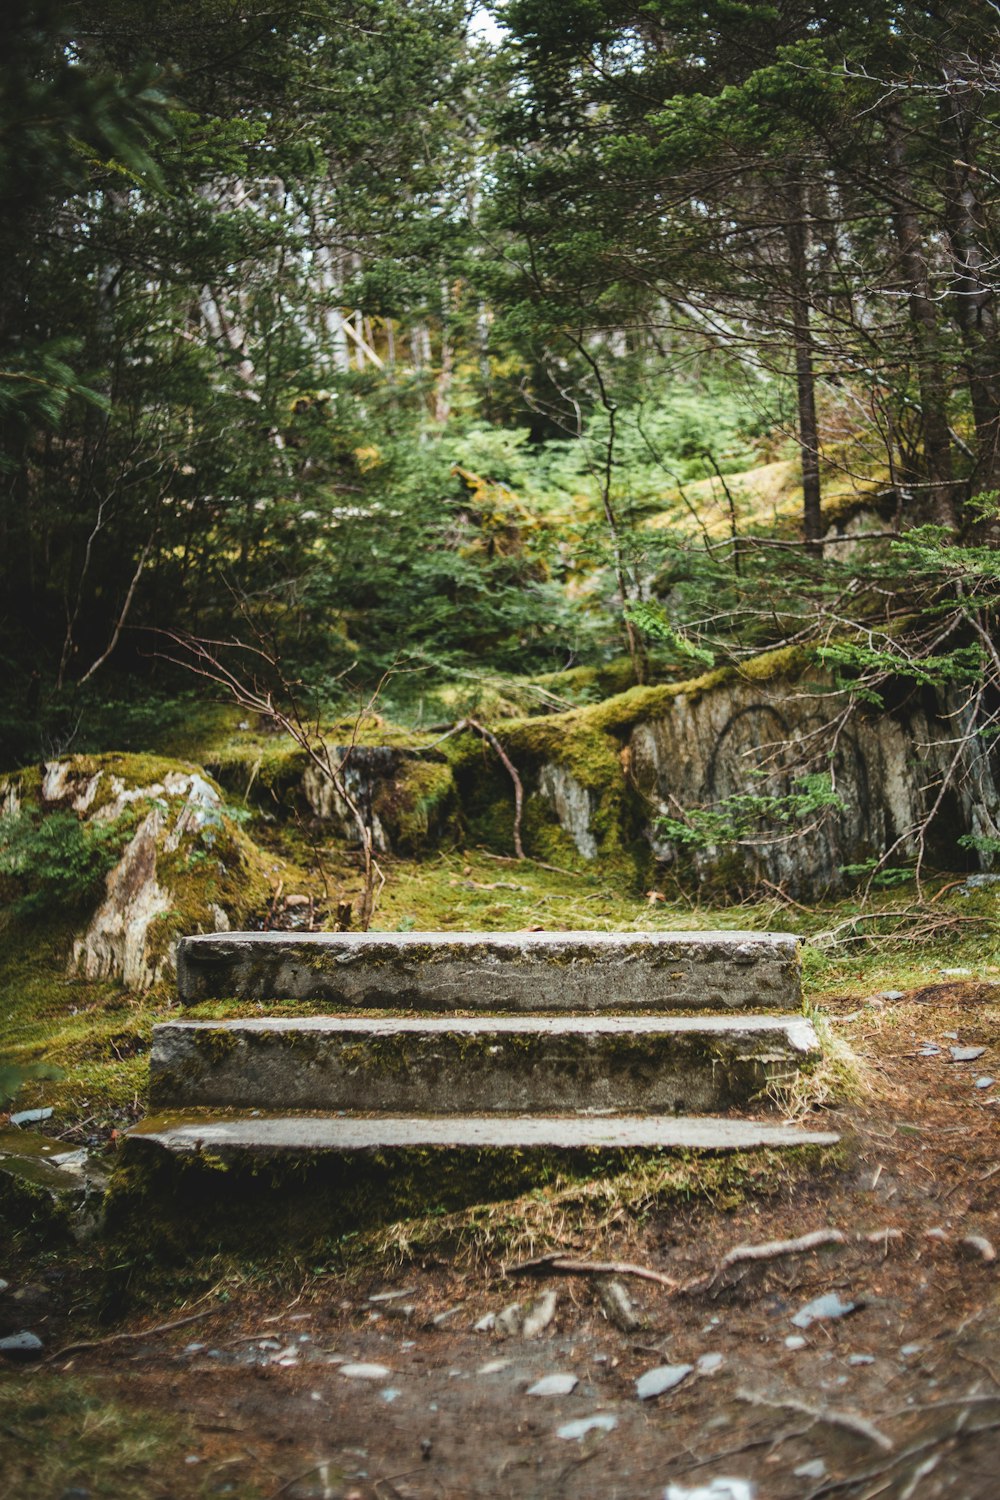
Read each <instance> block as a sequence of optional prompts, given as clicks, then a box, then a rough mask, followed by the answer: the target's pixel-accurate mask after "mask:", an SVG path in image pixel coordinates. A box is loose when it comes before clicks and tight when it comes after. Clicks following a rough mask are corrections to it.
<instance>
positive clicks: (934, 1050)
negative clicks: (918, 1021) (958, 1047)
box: [917, 1042, 941, 1057]
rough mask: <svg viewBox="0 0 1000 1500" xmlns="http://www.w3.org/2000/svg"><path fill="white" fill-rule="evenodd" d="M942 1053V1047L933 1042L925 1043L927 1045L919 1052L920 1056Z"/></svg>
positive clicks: (937, 1055) (932, 1055) (935, 1055)
mask: <svg viewBox="0 0 1000 1500" xmlns="http://www.w3.org/2000/svg"><path fill="white" fill-rule="evenodd" d="M940 1055H941V1048H940V1047H938V1046H935V1044H934V1043H933V1042H927V1043H925V1045H924V1046H923V1047H921V1048H920V1049H919V1050H918V1052H917V1056H918V1057H939V1056H940Z"/></svg>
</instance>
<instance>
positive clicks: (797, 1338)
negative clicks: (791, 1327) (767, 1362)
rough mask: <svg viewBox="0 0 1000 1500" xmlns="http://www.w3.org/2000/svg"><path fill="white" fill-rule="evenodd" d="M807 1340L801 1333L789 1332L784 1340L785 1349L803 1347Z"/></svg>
mask: <svg viewBox="0 0 1000 1500" xmlns="http://www.w3.org/2000/svg"><path fill="white" fill-rule="evenodd" d="M808 1342H809V1340H808V1339H804V1338H803V1337H802V1335H801V1333H790V1334H789V1335H788V1337H787V1339H786V1340H785V1348H786V1349H804V1348H805V1347H806V1344H807V1343H808Z"/></svg>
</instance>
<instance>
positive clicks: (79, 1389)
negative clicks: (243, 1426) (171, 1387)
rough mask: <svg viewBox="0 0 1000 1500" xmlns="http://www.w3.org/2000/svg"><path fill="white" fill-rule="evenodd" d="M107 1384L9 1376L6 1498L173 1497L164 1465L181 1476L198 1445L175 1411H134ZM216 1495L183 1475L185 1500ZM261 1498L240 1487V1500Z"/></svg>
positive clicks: (2, 1407)
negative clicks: (186, 1458) (70, 1495)
mask: <svg viewBox="0 0 1000 1500" xmlns="http://www.w3.org/2000/svg"><path fill="white" fill-rule="evenodd" d="M107 1385H108V1382H107V1381H106V1380H101V1379H99V1378H96V1377H91V1378H89V1379H84V1378H80V1377H78V1376H75V1375H72V1374H66V1373H65V1372H63V1371H45V1372H42V1371H38V1372H33V1373H31V1374H30V1375H24V1374H21V1375H16V1376H11V1375H8V1376H6V1377H5V1378H4V1379H3V1389H2V1391H0V1412H2V1427H0V1431H2V1433H3V1454H4V1457H3V1466H2V1467H3V1476H2V1485H3V1493H4V1494H5V1495H10V1496H15V1495H22V1496H25V1497H28V1496H34V1497H37V1500H48V1497H50V1496H52V1497H58V1496H60V1495H62V1494H64V1493H68V1492H72V1493H74V1494H79V1495H81V1496H82V1495H84V1494H86V1495H88V1496H90V1497H92V1500H98V1497H107V1500H149V1497H150V1496H151V1495H163V1496H165V1495H166V1494H167V1493H173V1491H168V1489H167V1487H166V1486H165V1485H164V1483H163V1479H164V1466H165V1464H166V1465H167V1467H168V1470H171V1469H173V1468H174V1466H175V1465H179V1466H180V1467H181V1470H182V1473H183V1466H184V1450H185V1448H186V1449H187V1450H188V1451H190V1450H191V1449H192V1448H194V1447H196V1446H197V1445H198V1443H199V1441H200V1439H199V1437H198V1435H197V1434H196V1433H195V1432H194V1430H193V1427H192V1425H191V1424H190V1423H189V1422H188V1421H187V1420H186V1419H185V1418H184V1416H183V1415H182V1413H181V1412H180V1411H178V1410H175V1411H171V1412H167V1411H164V1410H162V1409H161V1410H159V1411H158V1410H156V1409H152V1408H146V1409H142V1408H136V1407H134V1406H131V1405H129V1404H128V1403H127V1401H126V1400H124V1399H122V1397H121V1396H118V1397H117V1398H116V1397H110V1399H109V1392H108V1389H107ZM213 1493H218V1489H217V1488H216V1487H214V1481H213V1480H212V1477H211V1475H210V1473H209V1472H207V1471H206V1472H205V1477H204V1481H203V1482H202V1481H201V1478H200V1476H197V1475H191V1474H190V1473H188V1474H186V1475H184V1494H185V1496H187V1497H192V1500H193V1497H195V1496H199V1495H208V1494H213ZM263 1493H265V1492H264V1491H263V1490H260V1489H258V1487H257V1486H256V1485H254V1486H253V1487H252V1488H250V1489H246V1488H241V1491H240V1495H241V1500H254V1497H256V1496H258V1495H262V1494H263Z"/></svg>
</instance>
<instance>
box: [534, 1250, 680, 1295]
mask: <svg viewBox="0 0 1000 1500" xmlns="http://www.w3.org/2000/svg"><path fill="white" fill-rule="evenodd" d="M550 1271H552V1272H559V1273H562V1274H564V1275H567V1276H638V1277H639V1278H640V1279H641V1280H643V1281H655V1282H656V1283H657V1285H658V1286H665V1287H667V1288H668V1289H669V1290H670V1291H674V1290H676V1288H677V1285H678V1283H677V1282H676V1281H675V1280H674V1279H673V1277H671V1276H664V1275H663V1273H662V1272H661V1271H651V1270H650V1269H649V1267H648V1266H637V1265H633V1264H632V1262H631V1261H626V1260H573V1259H571V1258H570V1257H569V1256H565V1255H540V1256H538V1258H537V1259H536V1260H524V1261H522V1262H521V1263H520V1265H517V1266H511V1267H510V1269H509V1270H508V1272H507V1275H508V1276H544V1275H546V1274H547V1273H548V1272H550Z"/></svg>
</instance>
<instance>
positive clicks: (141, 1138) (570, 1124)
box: [108, 1113, 839, 1259]
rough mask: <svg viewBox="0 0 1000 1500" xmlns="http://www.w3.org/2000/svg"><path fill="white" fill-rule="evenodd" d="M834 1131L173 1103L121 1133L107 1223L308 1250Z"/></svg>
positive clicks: (169, 1239) (188, 1239) (206, 1240)
mask: <svg viewBox="0 0 1000 1500" xmlns="http://www.w3.org/2000/svg"><path fill="white" fill-rule="evenodd" d="M838 1140H839V1137H838V1136H837V1135H835V1134H833V1133H832V1132H828V1131H806V1130H801V1129H799V1128H798V1127H796V1126H793V1125H781V1124H771V1123H767V1122H759V1121H754V1120H743V1119H719V1118H713V1117H706V1116H699V1117H695V1118H686V1117H677V1116H667V1117H658V1116H649V1115H609V1116H599V1117H594V1116H590V1115H560V1116H537V1115H535V1116H515V1117H511V1116H506V1117H503V1118H497V1117H496V1116H481V1115H477V1116H447V1117H442V1116H391V1117H387V1116H376V1117H371V1116H368V1117H359V1116H330V1115H322V1116H317V1115H248V1114H241V1115H219V1114H214V1115H213V1114H207V1113H206V1114H205V1115H202V1116H198V1115H196V1114H183V1115H181V1114H177V1115H170V1114H167V1115H159V1116H154V1117H151V1118H150V1119H147V1120H145V1121H143V1123H142V1124H140V1125H139V1126H137V1127H136V1128H135V1129H133V1130H132V1131H130V1132H129V1134H128V1136H127V1137H126V1139H125V1143H124V1147H123V1150H122V1152H121V1153H120V1157H119V1160H120V1166H119V1168H118V1170H117V1173H116V1183H115V1188H114V1191H113V1193H112V1196H111V1202H110V1204H109V1210H108V1214H109V1222H108V1228H109V1231H110V1232H111V1233H112V1235H113V1236H114V1237H122V1238H126V1239H128V1240H129V1241H130V1242H131V1243H132V1244H133V1246H135V1245H136V1244H147V1245H148V1246H149V1247H150V1249H152V1250H155V1251H156V1252H157V1253H159V1254H167V1255H171V1254H172V1255H173V1256H175V1257H177V1258H182V1259H183V1258H188V1257H190V1256H192V1255H195V1254H203V1253H206V1252H209V1251H212V1250H215V1249H230V1250H238V1251H257V1250H260V1249H263V1248H265V1247H266V1248H269V1249H272V1250H273V1249H287V1250H304V1249H307V1248H311V1247H316V1246H317V1245H319V1244H320V1243H322V1242H330V1241H332V1240H336V1239H339V1238H342V1237H343V1236H345V1235H350V1234H352V1233H356V1232H357V1231H359V1230H363V1229H368V1228H371V1227H373V1226H374V1225H376V1224H380V1223H383V1224H384V1223H391V1222H393V1221H394V1220H397V1219H404V1218H412V1217H418V1216H421V1215H425V1214H429V1213H435V1212H438V1213H440V1212H449V1211H452V1210H455V1209H458V1208H463V1207H467V1206H468V1205H470V1204H473V1203H487V1202H495V1201H497V1200H498V1199H503V1198H513V1197H516V1196H517V1195H518V1194H520V1193H523V1192H527V1191H529V1190H531V1189H532V1188H537V1187H541V1186H543V1185H544V1184H545V1183H546V1182H550V1181H552V1179H553V1178H554V1177H556V1176H566V1177H570V1178H577V1179H581V1180H582V1179H586V1178H588V1177H597V1176H601V1177H603V1176H615V1175H617V1174H619V1173H622V1172H627V1171H629V1170H634V1169H635V1168H636V1166H637V1165H638V1161H637V1158H640V1157H643V1158H649V1157H659V1156H661V1155H664V1156H668V1155H675V1156H678V1157H684V1156H686V1155H687V1154H688V1153H704V1154H709V1155H710V1154H713V1153H719V1152H734V1151H755V1150H760V1149H764V1150H773V1149H780V1150H784V1149H788V1148H793V1149H796V1148H797V1149H798V1150H801V1149H803V1148H808V1149H809V1150H810V1151H819V1150H822V1149H823V1148H826V1147H831V1146H834V1145H836V1144H837V1142H838ZM696 1170H697V1168H696V1167H692V1172H693V1173H694V1172H696ZM692 1187H693V1188H696V1183H692Z"/></svg>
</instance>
